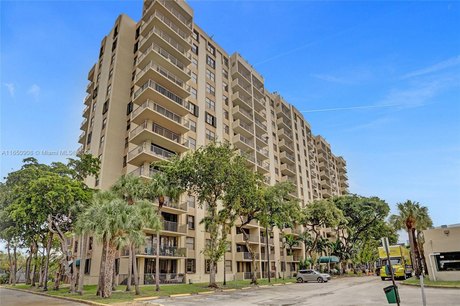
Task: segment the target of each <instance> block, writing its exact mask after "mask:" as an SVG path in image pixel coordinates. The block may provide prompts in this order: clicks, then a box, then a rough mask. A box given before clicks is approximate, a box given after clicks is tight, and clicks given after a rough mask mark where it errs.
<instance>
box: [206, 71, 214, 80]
mask: <svg viewBox="0 0 460 306" xmlns="http://www.w3.org/2000/svg"><path fill="white" fill-rule="evenodd" d="M206 77H207V78H208V79H210V80H211V81H213V82H215V81H216V75H215V74H214V72H212V71H211V70H209V69H206Z"/></svg>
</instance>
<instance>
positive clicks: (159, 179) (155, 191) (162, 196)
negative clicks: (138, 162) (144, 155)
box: [147, 171, 184, 291]
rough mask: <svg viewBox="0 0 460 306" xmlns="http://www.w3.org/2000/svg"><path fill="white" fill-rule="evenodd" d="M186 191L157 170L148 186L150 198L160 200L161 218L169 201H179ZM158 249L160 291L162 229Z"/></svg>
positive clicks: (158, 283)
mask: <svg viewBox="0 0 460 306" xmlns="http://www.w3.org/2000/svg"><path fill="white" fill-rule="evenodd" d="M183 192H184V191H183V190H182V189H181V188H180V187H178V185H177V184H176V182H174V181H173V180H170V179H169V178H168V176H167V174H166V173H165V172H160V171H158V172H155V173H154V174H153V176H152V180H151V181H150V182H149V184H148V187H147V196H148V198H149V199H156V200H157V201H158V209H157V215H158V218H159V219H160V220H161V210H162V208H163V206H164V205H165V204H167V201H168V200H169V201H172V202H174V201H178V200H179V197H180V195H181V194H182V193H183ZM156 240H157V241H156V251H155V255H156V258H155V290H156V291H160V231H159V230H157V231H156Z"/></svg>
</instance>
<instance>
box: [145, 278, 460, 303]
mask: <svg viewBox="0 0 460 306" xmlns="http://www.w3.org/2000/svg"><path fill="white" fill-rule="evenodd" d="M389 285H391V282H389V281H385V282H382V281H381V280H380V278H378V277H373V276H369V277H360V278H343V279H334V280H332V281H331V282H328V283H323V284H318V283H306V284H292V285H286V286H273V287H269V288H260V289H255V290H239V291H234V292H222V293H218V294H213V295H198V296H196V295H195V296H191V297H177V298H167V299H159V300H155V301H152V303H153V302H155V303H161V304H163V305H165V306H166V305H175V306H191V305H200V306H203V305H209V306H211V305H212V306H214V305H216V306H221V305H238V306H246V305H252V306H253V305H259V306H262V305H264V306H278V305H279V306H288V305H289V306H291V305H292V306H294V305H341V306H352V305H353V306H356V305H366V306H367V305H382V306H384V305H389V304H388V303H387V301H386V298H385V295H384V292H383V288H384V287H386V286H389ZM398 288H399V289H400V290H399V292H400V297H401V305H402V306H408V305H414V306H419V305H422V301H421V294H420V289H419V288H418V287H412V286H410V287H409V286H404V285H400V286H399V287H398ZM425 290H426V291H425V292H426V297H427V305H432V306H435V305H436V306H438V305H442V306H454V305H457V306H458V305H460V290H457V289H438V288H426V289H425ZM395 305H396V304H395Z"/></svg>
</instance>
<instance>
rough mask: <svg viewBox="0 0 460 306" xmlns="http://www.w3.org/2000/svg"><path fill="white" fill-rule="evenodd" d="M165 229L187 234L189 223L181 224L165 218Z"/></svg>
mask: <svg viewBox="0 0 460 306" xmlns="http://www.w3.org/2000/svg"><path fill="white" fill-rule="evenodd" d="M163 230H164V231H168V232H177V233H183V234H185V233H186V232H187V224H182V225H179V224H178V223H177V222H173V221H166V220H163Z"/></svg>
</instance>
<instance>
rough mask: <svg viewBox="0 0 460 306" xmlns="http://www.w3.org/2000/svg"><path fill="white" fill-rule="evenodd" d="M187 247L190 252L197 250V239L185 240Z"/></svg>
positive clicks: (189, 238)
mask: <svg viewBox="0 0 460 306" xmlns="http://www.w3.org/2000/svg"><path fill="white" fill-rule="evenodd" d="M185 247H186V248H187V249H188V250H194V249H195V238H193V237H187V238H186V239H185Z"/></svg>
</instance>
